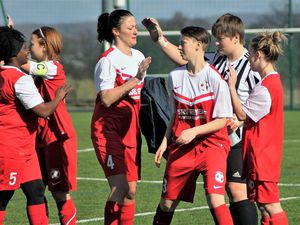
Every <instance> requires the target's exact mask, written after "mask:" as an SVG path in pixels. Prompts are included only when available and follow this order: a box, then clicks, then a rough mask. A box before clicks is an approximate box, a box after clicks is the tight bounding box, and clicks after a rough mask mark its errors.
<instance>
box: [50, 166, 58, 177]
mask: <svg viewBox="0 0 300 225" xmlns="http://www.w3.org/2000/svg"><path fill="white" fill-rule="evenodd" d="M50 177H51V178H52V179H58V178H59V177H60V172H59V170H58V169H57V168H55V169H52V170H51V171H50Z"/></svg>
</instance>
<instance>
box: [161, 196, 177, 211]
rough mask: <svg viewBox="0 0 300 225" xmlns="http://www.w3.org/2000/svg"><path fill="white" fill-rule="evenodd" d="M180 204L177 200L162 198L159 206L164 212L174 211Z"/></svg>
mask: <svg viewBox="0 0 300 225" xmlns="http://www.w3.org/2000/svg"><path fill="white" fill-rule="evenodd" d="M177 205H178V203H177V201H172V200H166V199H161V200H160V203H159V206H160V208H161V210H162V211H163V212H173V211H174V210H175V208H176V206H177Z"/></svg>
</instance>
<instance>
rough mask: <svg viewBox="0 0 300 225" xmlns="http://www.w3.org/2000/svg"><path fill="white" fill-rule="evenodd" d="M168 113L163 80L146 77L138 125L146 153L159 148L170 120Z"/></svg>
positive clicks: (166, 94) (167, 101)
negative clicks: (144, 140)
mask: <svg viewBox="0 0 300 225" xmlns="http://www.w3.org/2000/svg"><path fill="white" fill-rule="evenodd" d="M170 112H171V110H170V105H169V95H168V91H167V88H166V81H165V79H164V78H162V77H146V78H145V83H144V87H143V89H142V91H141V110H140V125H141V131H142V134H143V135H144V136H145V138H146V141H147V146H148V152H150V153H155V152H156V150H157V149H158V147H159V146H160V144H161V141H162V139H163V137H164V135H165V132H166V129H167V125H168V123H169V120H170V116H171V115H170V114H171V113H170ZM164 157H166V154H164Z"/></svg>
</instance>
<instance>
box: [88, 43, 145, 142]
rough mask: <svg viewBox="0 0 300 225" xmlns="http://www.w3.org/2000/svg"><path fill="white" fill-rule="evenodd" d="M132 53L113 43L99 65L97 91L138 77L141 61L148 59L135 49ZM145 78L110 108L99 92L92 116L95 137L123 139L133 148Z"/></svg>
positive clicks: (135, 140)
mask: <svg viewBox="0 0 300 225" xmlns="http://www.w3.org/2000/svg"><path fill="white" fill-rule="evenodd" d="M131 52H132V55H131V56H128V55H125V54H124V53H122V52H121V51H120V50H119V49H118V48H116V47H115V46H112V48H110V49H109V50H107V51H106V52H104V53H103V54H102V55H101V57H100V59H99V61H98V63H97V65H96V68H95V84H96V91H97V93H98V92H99V91H102V90H107V89H112V88H114V87H118V86H121V85H122V84H124V83H125V82H126V81H127V80H129V79H130V78H132V77H135V76H136V74H137V72H138V68H139V64H140V63H141V62H142V61H143V59H144V58H145V57H144V55H143V54H142V53H141V52H140V51H138V50H135V49H131ZM143 83H144V82H143V81H141V82H139V83H138V84H137V86H136V87H135V88H133V89H132V90H131V91H130V92H129V94H128V95H126V96H125V97H124V98H122V99H121V100H119V101H117V102H115V103H114V104H113V105H111V106H110V107H108V108H106V107H104V106H103V105H102V102H101V99H100V97H99V95H97V99H96V105H95V109H94V114H93V117H92V128H91V129H92V130H91V136H92V138H95V137H97V138H100V139H102V140H109V141H116V142H121V143H123V144H124V145H126V146H129V147H136V146H137V140H138V137H139V136H140V133H139V110H140V92H141V89H142V87H143Z"/></svg>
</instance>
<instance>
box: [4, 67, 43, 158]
mask: <svg viewBox="0 0 300 225" xmlns="http://www.w3.org/2000/svg"><path fill="white" fill-rule="evenodd" d="M42 102H43V99H42V97H41V96H40V94H39V93H38V90H37V89H36V87H35V85H34V82H33V79H32V77H30V76H28V75H27V74H25V73H23V72H22V71H21V70H19V69H18V68H16V67H12V66H1V67H0V140H1V141H0V157H6V158H14V159H18V158H22V159H24V158H25V159H26V158H30V157H32V155H33V154H34V153H35V135H36V129H37V116H36V115H35V114H34V113H33V112H32V111H30V110H29V109H31V108H33V107H35V106H37V105H39V104H41V103H42Z"/></svg>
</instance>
